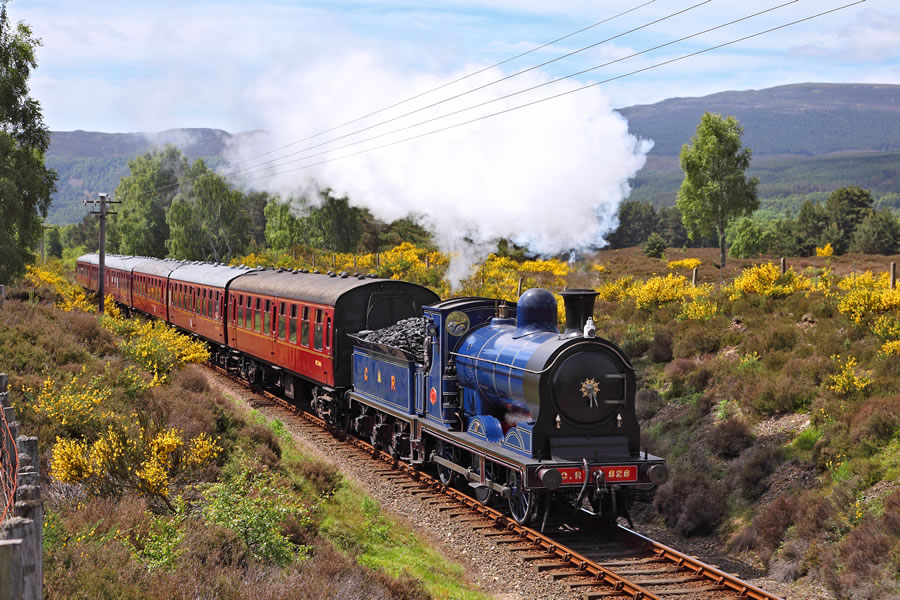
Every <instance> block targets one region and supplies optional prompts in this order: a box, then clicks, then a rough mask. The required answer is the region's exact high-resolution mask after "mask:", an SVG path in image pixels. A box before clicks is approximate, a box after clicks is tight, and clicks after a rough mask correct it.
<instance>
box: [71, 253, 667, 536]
mask: <svg viewBox="0 0 900 600" xmlns="http://www.w3.org/2000/svg"><path fill="white" fill-rule="evenodd" d="M98 275H99V269H98V256H97V255H95V254H88V255H85V256H82V257H80V258H79V260H78V264H77V268H76V280H77V282H78V283H79V284H80V285H82V286H83V287H85V288H86V289H88V290H92V291H97V290H98V287H99V280H98ZM105 289H106V290H109V292H110V293H111V294H112V295H113V296H114V298H115V300H116V301H117V302H118V303H119V304H120V305H122V306H123V307H124V308H125V309H126V310H130V311H136V312H140V313H143V314H146V315H149V316H152V317H156V318H160V319H164V320H166V321H168V322H169V323H171V324H172V325H174V326H176V327H178V328H180V329H182V330H184V331H186V332H189V333H192V334H195V335H198V336H200V337H202V338H203V339H205V340H206V341H207V342H208V343H209V345H210V348H211V350H212V355H213V359H214V360H215V361H216V362H217V363H218V364H220V365H222V366H224V367H226V368H228V369H231V370H234V371H236V372H238V373H240V375H241V376H242V377H244V378H245V379H247V380H249V381H251V382H254V383H257V384H260V385H265V386H268V387H270V388H274V389H276V390H277V391H278V392H280V393H282V394H283V395H284V396H286V397H287V398H289V399H292V400H294V401H295V402H297V403H298V404H301V405H304V406H305V407H307V408H309V409H310V410H312V411H314V412H315V413H317V414H318V415H319V416H321V417H322V418H323V419H325V420H326V421H328V422H330V423H331V424H333V425H334V426H335V427H337V428H340V429H343V430H345V431H348V432H353V433H355V434H357V435H360V436H362V437H364V438H366V439H369V440H370V441H371V442H372V443H373V444H374V445H376V447H380V448H382V449H384V450H385V451H388V452H390V453H392V454H393V455H394V456H396V457H397V458H400V459H403V460H405V461H408V462H410V463H412V464H414V465H420V466H422V467H429V468H433V469H435V470H436V471H437V474H438V476H439V478H440V479H441V481H442V482H443V483H444V484H446V485H459V486H463V487H469V488H471V490H472V492H473V494H474V496H475V497H476V498H477V499H478V500H479V501H480V502H482V503H485V504H488V503H491V502H494V501H497V500H498V499H500V498H502V499H503V500H505V501H506V502H508V505H509V513H510V515H511V517H512V518H513V519H515V520H516V521H517V522H519V523H527V522H529V521H531V520H532V519H534V518H535V516H536V514H537V513H538V510H539V508H542V509H543V510H542V512H543V515H544V522H546V518H547V515H548V514H549V513H550V511H551V505H553V506H557V507H559V506H568V507H569V508H570V509H572V510H574V511H577V512H579V513H587V514H590V515H594V516H596V517H599V518H601V519H603V520H605V521H608V522H611V521H614V520H615V519H616V518H617V517H619V516H623V515H624V516H626V517H627V507H628V504H629V503H630V501H631V500H632V499H633V497H634V496H635V495H638V494H641V493H643V492H646V491H649V490H652V489H653V488H654V487H656V486H658V485H660V484H662V483H663V482H665V481H666V480H667V478H668V471H667V469H666V464H665V461H664V460H663V459H661V458H659V457H656V456H653V455H650V454H648V453H647V452H646V451H644V452H641V450H640V446H639V443H640V431H639V426H638V422H637V419H636V416H635V409H634V399H635V373H634V368H633V367H632V365H631V363H630V361H629V360H628V358H627V357H626V356H625V355H624V354H623V353H622V351H621V350H620V349H619V348H618V347H617V346H616V345H615V344H613V343H612V342H610V341H607V340H604V339H601V338H597V337H595V333H596V331H595V329H594V327H593V321H592V318H591V315H592V313H593V306H594V299H595V297H596V292H594V291H593V290H567V291H564V292H562V296H563V301H564V303H565V307H566V328H565V330H564V331H563V332H562V333H560V331H559V329H558V328H557V326H556V322H557V303H556V299H555V297H554V296H553V294H551V293H550V292H548V291H546V290H543V289H539V288H535V289H531V290H528V291H527V292H525V293H524V294H523V295H522V296H521V298H520V299H519V301H518V302H517V303H514V304H506V303H501V302H499V301H497V300H494V299H489V298H472V297H467V298H452V299H449V300H444V301H441V300H440V299H439V298H438V297H437V296H436V295H435V294H434V293H433V292H431V291H430V290H428V289H427V288H424V287H421V286H418V285H415V284H412V283H408V282H403V281H397V280H391V279H380V278H375V277H374V276H371V275H362V274H353V275H351V274H349V273H346V272H344V273H335V272H327V273H318V272H312V273H310V272H308V271H306V270H300V271H298V270H292V271H291V270H285V269H277V270H276V269H271V268H270V269H263V268H255V269H250V268H246V267H234V266H226V265H221V264H209V263H196V262H182V261H174V260H160V259H153V258H141V257H127V256H108V257H107V258H106V268H105ZM398 323H401V324H402V323H407V324H408V323H413V326H414V327H416V332H415V333H416V335H415V336H413V337H414V338H415V339H416V340H417V341H420V343H421V346H419V347H410V346H409V345H408V344H406V345H405V346H404V345H402V344H399V345H398V344H392V343H386V342H385V340H388V341H390V340H391V339H392V338H391V337H390V336H387V337H386V336H383V335H381V336H380V335H377V334H378V333H379V332H383V331H385V330H387V329H390V328H397V327H398ZM407 339H408V336H407Z"/></svg>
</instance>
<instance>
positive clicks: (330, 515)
mask: <svg viewBox="0 0 900 600" xmlns="http://www.w3.org/2000/svg"><path fill="white" fill-rule="evenodd" d="M319 531H320V532H321V533H322V535H323V536H324V537H326V538H327V539H329V540H330V541H331V542H332V543H334V544H335V545H336V546H337V547H338V548H340V549H341V550H342V551H343V552H345V553H347V554H348V555H349V556H353V557H355V558H356V561H357V562H358V563H359V564H360V565H363V566H365V567H368V568H371V569H374V570H383V571H385V572H387V573H390V574H391V575H393V576H394V577H397V578H412V579H415V580H417V581H421V582H422V584H423V585H424V587H425V589H426V590H427V591H428V593H429V594H430V595H431V596H432V597H434V598H459V599H467V600H468V599H471V600H476V599H480V598H485V596H484V595H482V594H480V593H478V592H476V591H472V590H471V589H469V587H468V586H467V585H466V583H465V575H464V571H463V569H462V567H460V566H459V565H458V564H456V563H453V562H450V561H448V560H447V559H446V558H444V557H443V556H441V555H440V554H439V553H438V552H437V551H435V550H434V549H433V548H431V547H429V546H428V545H426V544H424V543H423V542H422V541H420V540H419V539H418V538H417V537H416V535H415V534H414V533H413V531H412V530H411V529H410V528H409V527H408V526H406V525H404V524H401V523H398V522H396V521H392V520H391V519H389V518H388V517H387V516H386V515H385V514H384V512H382V510H381V509H380V507H379V506H378V504H377V503H376V502H375V501H374V500H372V499H371V498H369V497H368V496H366V495H365V494H363V493H361V491H360V490H359V489H358V488H357V487H356V486H355V485H352V484H349V483H346V482H345V483H344V485H342V486H341V487H340V488H339V489H338V490H337V492H336V493H335V495H334V496H333V497H332V499H331V500H330V501H329V502H328V504H327V505H326V506H325V507H324V508H323V518H322V522H321V525H320V526H319Z"/></svg>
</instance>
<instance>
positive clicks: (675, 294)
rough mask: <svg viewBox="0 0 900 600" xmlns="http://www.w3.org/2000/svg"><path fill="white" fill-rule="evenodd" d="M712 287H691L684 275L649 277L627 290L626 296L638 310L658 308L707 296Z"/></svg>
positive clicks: (671, 274) (709, 285) (708, 285)
mask: <svg viewBox="0 0 900 600" xmlns="http://www.w3.org/2000/svg"><path fill="white" fill-rule="evenodd" d="M712 289H713V288H712V285H711V284H705V285H700V286H696V287H694V286H692V285H691V284H690V283H689V282H688V280H687V278H686V277H685V276H684V275H675V274H673V273H669V274H668V275H666V276H665V277H651V278H649V279H647V280H646V281H643V282H638V283H635V284H634V285H632V286H631V287H629V288H628V292H627V294H628V296H630V297H632V298H634V303H635V305H636V306H637V307H638V308H643V309H648V308H658V307H660V306H665V305H666V304H669V303H671V302H679V301H682V300H685V299H690V298H696V297H697V296H707V295H709V294H710V293H711V292H712Z"/></svg>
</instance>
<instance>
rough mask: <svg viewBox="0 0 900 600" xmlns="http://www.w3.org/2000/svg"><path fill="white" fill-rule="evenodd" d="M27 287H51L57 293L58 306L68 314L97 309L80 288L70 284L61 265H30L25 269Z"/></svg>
mask: <svg viewBox="0 0 900 600" xmlns="http://www.w3.org/2000/svg"><path fill="white" fill-rule="evenodd" d="M25 285H26V286H28V287H32V288H35V289H37V288H40V287H50V288H52V289H53V290H54V291H55V293H56V306H57V307H58V308H60V309H62V310H64V311H66V312H71V311H73V310H80V311H83V312H93V311H95V310H97V307H96V306H94V305H93V304H92V303H90V302H88V299H87V296H86V295H85V293H84V290H82V289H81V288H80V287H79V286H77V285H74V284H72V283H69V281H68V280H67V279H66V278H65V277H63V275H62V266H61V265H60V264H59V263H55V262H54V263H46V264H44V265H28V266H26V267H25Z"/></svg>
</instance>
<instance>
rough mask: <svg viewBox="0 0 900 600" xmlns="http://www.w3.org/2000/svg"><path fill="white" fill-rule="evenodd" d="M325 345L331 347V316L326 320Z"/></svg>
mask: <svg viewBox="0 0 900 600" xmlns="http://www.w3.org/2000/svg"><path fill="white" fill-rule="evenodd" d="M325 347H326V348H331V317H328V319H326V320H325Z"/></svg>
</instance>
